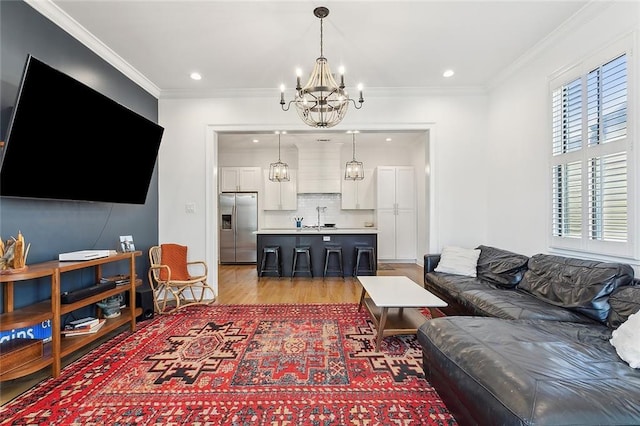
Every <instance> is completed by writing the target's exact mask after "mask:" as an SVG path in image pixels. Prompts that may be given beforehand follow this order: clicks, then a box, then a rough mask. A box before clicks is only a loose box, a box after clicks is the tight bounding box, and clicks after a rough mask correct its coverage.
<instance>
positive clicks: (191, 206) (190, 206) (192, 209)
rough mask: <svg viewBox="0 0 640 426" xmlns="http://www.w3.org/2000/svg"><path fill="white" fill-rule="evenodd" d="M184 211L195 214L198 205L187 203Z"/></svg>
mask: <svg viewBox="0 0 640 426" xmlns="http://www.w3.org/2000/svg"><path fill="white" fill-rule="evenodd" d="M184 211H185V212H186V213H195V212H196V204H195V203H187V204H185V205H184Z"/></svg>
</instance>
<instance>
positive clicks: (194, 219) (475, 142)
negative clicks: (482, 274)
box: [158, 93, 487, 286]
mask: <svg viewBox="0 0 640 426" xmlns="http://www.w3.org/2000/svg"><path fill="white" fill-rule="evenodd" d="M277 95H278V94H277V93H275V94H274V96H275V97H274V98H273V99H271V98H268V99H267V98H237V99H229V98H224V99H222V98H216V99H161V100H160V101H159V122H160V124H161V125H162V126H163V127H164V128H165V133H164V137H163V141H162V146H161V147H160V152H159V157H158V162H159V166H158V167H159V240H160V242H167V241H174V242H179V243H181V244H186V245H188V246H189V257H190V258H192V259H198V258H199V259H205V260H206V261H207V262H208V264H209V265H210V271H209V272H210V282H211V283H212V284H213V285H214V286H217V257H218V256H217V231H216V222H215V221H216V218H217V211H216V193H217V191H216V185H217V175H216V173H217V170H216V167H217V162H218V159H217V158H216V157H217V148H216V144H217V141H216V138H215V131H216V130H220V131H230V130H240V131H244V130H277V129H282V128H286V129H289V130H291V131H293V130H296V129H305V128H304V127H303V125H302V124H301V123H300V121H299V119H298V117H297V115H296V114H295V112H291V111H290V112H288V113H285V112H282V111H281V110H280V108H279V105H278V104H277ZM389 105H392V106H393V108H392V109H391V110H388V109H386V108H387V107H388V106H389ZM486 111H487V101H486V96H485V95H484V94H478V93H469V94H460V93H454V94H451V95H445V94H442V93H426V94H424V95H422V96H415V97H410V98H405V99H393V98H388V97H384V98H383V97H376V96H374V95H370V96H368V98H367V104H366V105H365V107H364V108H363V109H362V110H360V111H351V112H350V113H349V114H348V116H347V117H346V118H345V120H344V121H343V123H342V124H341V125H340V126H341V127H343V128H344V129H345V130H346V129H349V128H358V129H361V130H363V131H366V130H380V129H383V130H401V129H409V130H425V131H426V130H428V132H429V136H430V137H429V139H430V141H429V147H430V150H431V152H430V153H429V155H430V156H431V158H432V159H433V162H432V164H431V165H430V173H431V175H430V176H431V179H432V181H431V184H432V186H431V190H430V191H429V193H430V194H431V196H432V200H431V202H430V203H428V204H429V206H431V208H432V210H433V212H434V214H433V217H431V220H430V222H429V223H430V229H429V230H428V233H426V234H425V235H422V236H421V239H422V240H423V241H421V243H420V245H419V249H422V251H424V252H427V251H431V252H433V251H437V250H439V249H440V248H441V247H442V246H443V245H446V244H457V245H463V246H468V247H471V246H475V245H478V244H480V243H482V242H484V241H485V240H486V235H487V231H486V223H487V204H486V202H485V196H484V194H485V192H486V190H485V188H486V185H485V177H484V170H485V168H486V156H485V152H486V146H487V138H486V135H487V112H486ZM336 130H339V129H336ZM426 156H427V154H426V153H425V154H424V156H423V157H422V159H421V161H423V159H424V157H426ZM422 164H424V163H422ZM425 191H426V190H425ZM187 203H193V204H194V205H195V213H186V212H185V204H187ZM425 205H427V203H425ZM424 215H426V212H424ZM420 220H421V221H424V222H425V223H426V222H427V218H426V217H422V218H420ZM427 239H428V241H426V240H427Z"/></svg>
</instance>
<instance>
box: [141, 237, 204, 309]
mask: <svg viewBox="0 0 640 426" xmlns="http://www.w3.org/2000/svg"><path fill="white" fill-rule="evenodd" d="M163 250H164V255H163ZM149 261H150V263H151V267H150V268H149V271H148V276H149V284H150V285H151V289H152V290H153V302H154V305H155V311H156V312H157V313H159V314H168V313H172V312H176V311H177V310H179V309H181V308H184V307H185V306H190V305H203V304H209V303H212V302H214V301H215V300H216V294H215V291H214V290H213V288H212V287H211V286H210V285H209V284H207V275H208V268H207V264H206V263H205V262H203V261H192V262H188V261H187V247H185V246H181V245H178V244H161V245H160V246H153V247H151V248H150V249H149ZM191 270H193V271H197V272H198V275H191V273H190V271H191ZM208 295H210V296H211V297H210V298H205V296H208ZM174 302H175V305H174Z"/></svg>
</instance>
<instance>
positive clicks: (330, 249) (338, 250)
mask: <svg viewBox="0 0 640 426" xmlns="http://www.w3.org/2000/svg"><path fill="white" fill-rule="evenodd" d="M332 254H333V255H334V257H336V258H337V262H338V268H337V269H335V268H334V269H329V262H330V257H331V255H332ZM330 272H339V273H340V276H341V277H344V269H343V268H342V246H326V247H325V248H324V273H323V275H322V277H323V278H324V277H326V276H327V273H330Z"/></svg>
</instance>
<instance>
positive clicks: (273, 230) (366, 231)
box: [254, 228, 378, 235]
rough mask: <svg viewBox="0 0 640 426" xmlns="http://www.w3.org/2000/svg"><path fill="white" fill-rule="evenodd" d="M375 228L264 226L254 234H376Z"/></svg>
mask: <svg viewBox="0 0 640 426" xmlns="http://www.w3.org/2000/svg"><path fill="white" fill-rule="evenodd" d="M377 233H378V229H377V228H321V229H320V230H318V228H265V229H260V230H258V231H254V234H271V235H276V234H282V235H286V234H291V235H299V234H312V235H314V234H315V235H321V234H377Z"/></svg>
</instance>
